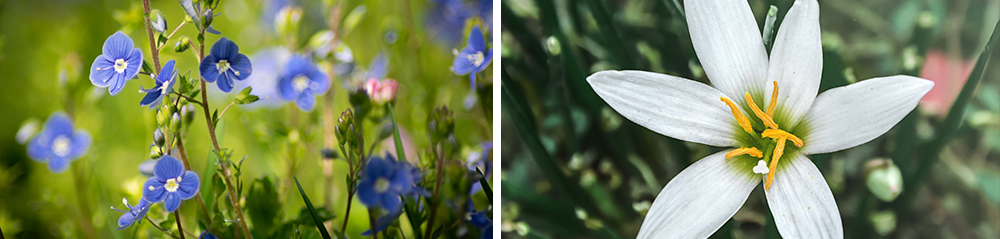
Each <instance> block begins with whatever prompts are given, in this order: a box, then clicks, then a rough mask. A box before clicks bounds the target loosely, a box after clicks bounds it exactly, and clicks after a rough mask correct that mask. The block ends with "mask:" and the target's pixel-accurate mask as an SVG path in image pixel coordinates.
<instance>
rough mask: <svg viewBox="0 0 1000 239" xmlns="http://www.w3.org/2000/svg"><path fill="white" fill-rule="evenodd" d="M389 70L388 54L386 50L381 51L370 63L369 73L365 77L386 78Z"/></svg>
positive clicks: (366, 78)
mask: <svg viewBox="0 0 1000 239" xmlns="http://www.w3.org/2000/svg"><path fill="white" fill-rule="evenodd" d="M388 72H389V57H388V56H386V54H385V53H384V52H379V53H378V55H375V59H372V63H371V64H369V65H368V74H367V75H366V76H365V79H363V80H368V79H372V78H375V79H379V80H381V79H382V78H385V75H386V74H388Z"/></svg>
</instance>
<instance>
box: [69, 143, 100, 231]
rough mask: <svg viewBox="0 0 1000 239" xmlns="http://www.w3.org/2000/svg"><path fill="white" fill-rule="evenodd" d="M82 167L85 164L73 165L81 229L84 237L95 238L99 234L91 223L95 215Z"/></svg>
mask: <svg viewBox="0 0 1000 239" xmlns="http://www.w3.org/2000/svg"><path fill="white" fill-rule="evenodd" d="M81 161H83V160H81ZM81 167H83V162H79V163H75V164H72V168H73V182H74V184H76V186H75V187H73V188H75V189H76V202H77V203H78V204H79V205H78V206H79V207H80V229H81V230H83V234H84V235H89V236H88V237H91V238H94V237H96V236H97V234H95V233H96V232H95V231H94V225H92V224H91V222H90V217H89V216H90V215H93V214H92V213H91V212H90V205H91V204H90V200H89V199H88V198H87V195H88V194H87V193H88V192H89V191H88V190H87V183H86V182H85V181H86V176H84V174H83V169H81Z"/></svg>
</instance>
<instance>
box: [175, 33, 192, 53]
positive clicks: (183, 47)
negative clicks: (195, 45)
mask: <svg viewBox="0 0 1000 239" xmlns="http://www.w3.org/2000/svg"><path fill="white" fill-rule="evenodd" d="M190 47H191V38H190V37H187V36H182V37H181V39H180V40H178V41H177V45H174V52H184V51H187V49H188V48H190Z"/></svg>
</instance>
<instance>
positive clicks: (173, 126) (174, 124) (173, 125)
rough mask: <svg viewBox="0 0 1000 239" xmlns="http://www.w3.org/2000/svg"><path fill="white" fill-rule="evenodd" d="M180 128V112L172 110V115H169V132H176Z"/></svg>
mask: <svg viewBox="0 0 1000 239" xmlns="http://www.w3.org/2000/svg"><path fill="white" fill-rule="evenodd" d="M180 128H181V114H178V113H177V112H174V116H172V117H170V132H177V130H179V129H180Z"/></svg>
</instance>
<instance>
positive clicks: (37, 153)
mask: <svg viewBox="0 0 1000 239" xmlns="http://www.w3.org/2000/svg"><path fill="white" fill-rule="evenodd" d="M51 143H52V138H50V137H47V136H46V135H43V134H38V135H36V136H35V137H34V138H32V139H31V141H28V157H29V158H31V159H32V160H35V161H37V162H45V161H46V160H48V158H49V154H50V153H52V150H51V149H52V148H51V147H50V146H49V144H51Z"/></svg>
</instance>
